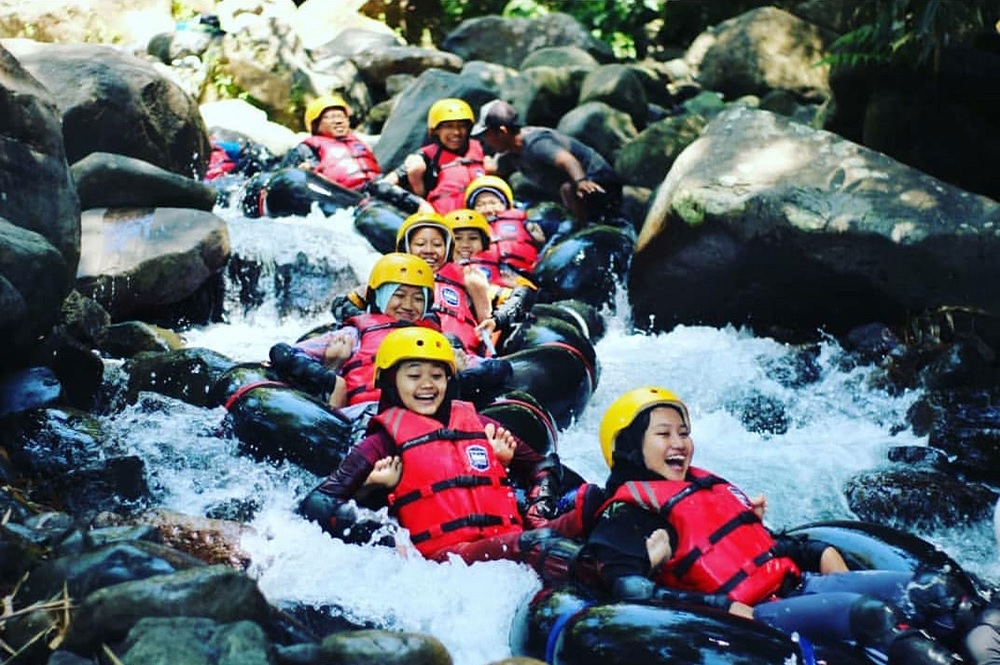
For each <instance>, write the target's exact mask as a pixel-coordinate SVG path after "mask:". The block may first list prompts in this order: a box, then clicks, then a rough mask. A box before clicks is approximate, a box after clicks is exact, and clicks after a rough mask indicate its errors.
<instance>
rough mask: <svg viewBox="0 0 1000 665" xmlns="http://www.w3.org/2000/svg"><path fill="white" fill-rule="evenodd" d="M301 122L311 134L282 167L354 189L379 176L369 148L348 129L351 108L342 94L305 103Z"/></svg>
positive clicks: (378, 169)
mask: <svg viewBox="0 0 1000 665" xmlns="http://www.w3.org/2000/svg"><path fill="white" fill-rule="evenodd" d="M302 121H303V124H305V128H306V131H308V132H309V133H310V136H309V138H307V139H306V140H304V141H303V142H302V143H300V144H299V145H297V146H295V147H294V148H292V149H291V150H290V151H288V153H287V154H286V155H285V157H284V159H283V160H282V162H281V165H280V166H281V167H283V168H286V167H293V168H299V169H302V170H304V171H310V172H313V173H316V174H317V175H320V176H322V177H324V178H326V179H327V180H329V181H330V182H333V183H336V184H338V185H340V186H341V187H346V188H347V189H353V190H360V189H362V188H364V187H365V186H366V185H367V184H368V183H369V182H372V181H374V180H376V179H378V178H379V177H380V176H381V175H382V169H381V168H380V167H379V165H378V161H377V160H376V159H375V155H374V154H373V153H372V151H371V149H369V147H368V145H367V144H366V143H365V142H364V141H362V140H361V139H360V138H358V136H357V135H356V134H355V133H354V132H352V131H351V107H350V106H349V105H348V104H347V102H346V101H345V100H344V98H343V97H341V96H340V95H336V94H330V95H323V96H321V97H317V98H316V99H314V100H312V101H311V102H309V104H308V105H307V106H306V110H305V114H304V115H303V118H302Z"/></svg>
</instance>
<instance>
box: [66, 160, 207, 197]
mask: <svg viewBox="0 0 1000 665" xmlns="http://www.w3.org/2000/svg"><path fill="white" fill-rule="evenodd" d="M70 173H72V175H73V181H74V182H75V183H76V190H77V193H78V194H79V195H80V206H81V207H82V208H84V209H88V208H128V207H135V206H138V207H164V208H197V209H198V210H211V209H212V208H213V207H214V206H215V199H216V197H217V193H216V191H215V189H213V188H212V187H210V186H208V185H206V184H205V183H203V182H202V181H200V180H195V179H194V178H190V177H184V176H182V175H180V174H179V173H171V172H170V171H167V170H165V169H161V168H160V167H158V166H153V165H152V164H150V163H148V162H144V161H142V160H141V159H134V158H132V157H126V156H124V155H115V154H113V153H110V152H92V153H90V154H89V155H87V156H86V157H84V158H83V159H81V160H80V161H78V162H77V163H75V164H73V166H71V167H70Z"/></svg>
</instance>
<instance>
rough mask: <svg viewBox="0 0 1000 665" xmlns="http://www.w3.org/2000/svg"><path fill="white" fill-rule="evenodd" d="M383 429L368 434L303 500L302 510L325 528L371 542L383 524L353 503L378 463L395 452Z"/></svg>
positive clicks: (348, 538) (347, 539) (349, 539)
mask: <svg viewBox="0 0 1000 665" xmlns="http://www.w3.org/2000/svg"><path fill="white" fill-rule="evenodd" d="M387 439H388V437H386V436H385V434H384V433H382V432H377V433H375V434H371V435H369V436H368V437H366V438H365V439H364V440H363V441H362V442H361V443H359V444H358V445H357V446H356V447H355V448H354V449H353V450H351V452H350V453H348V454H347V457H345V458H344V459H343V461H342V462H341V463H340V465H339V466H338V467H337V468H336V470H334V471H333V473H331V474H330V475H329V476H327V477H326V478H325V479H324V480H323V482H321V483H320V484H319V485H318V486H317V487H316V488H315V489H313V490H312V491H311V492H310V493H309V494H308V495H307V496H306V497H305V498H304V499H303V500H302V502H301V503H300V504H299V507H298V512H299V514H300V515H302V516H303V517H305V518H306V519H309V520H312V521H314V522H316V523H317V524H319V525H320V526H321V527H322V528H323V530H324V531H326V532H327V533H329V534H330V535H332V536H333V537H335V538H337V539H339V540H343V541H344V542H347V543H367V542H369V541H370V540H371V537H372V534H373V533H374V532H375V531H376V530H378V529H379V528H381V527H382V526H383V525H382V523H381V522H379V521H377V520H370V519H367V518H364V517H362V516H361V515H360V514H359V511H358V508H357V506H356V505H355V504H353V503H351V499H353V498H355V496H356V495H357V494H358V492H359V490H360V489H361V488H362V487H364V484H365V480H366V479H367V478H368V477H369V475H371V472H372V470H373V469H374V468H375V463H376V462H377V461H378V460H379V459H382V458H384V457H386V456H387V455H388V454H391V453H392V448H391V440H389V441H388V444H390V445H387Z"/></svg>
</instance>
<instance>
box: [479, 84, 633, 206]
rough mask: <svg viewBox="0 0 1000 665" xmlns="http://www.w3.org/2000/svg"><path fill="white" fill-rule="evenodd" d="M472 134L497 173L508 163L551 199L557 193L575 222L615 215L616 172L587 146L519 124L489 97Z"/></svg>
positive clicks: (618, 186)
mask: <svg viewBox="0 0 1000 665" xmlns="http://www.w3.org/2000/svg"><path fill="white" fill-rule="evenodd" d="M472 133H473V135H482V138H483V141H484V142H485V143H486V144H487V145H488V146H490V148H492V149H493V150H495V151H496V152H497V153H500V154H503V155H506V156H509V158H510V159H509V162H508V160H507V159H503V160H500V162H499V165H500V170H501V172H500V175H502V176H505V177H506V176H507V175H509V173H503V171H504V170H505V167H506V168H510V167H509V166H508V164H510V165H511V166H513V168H510V170H511V171H520V172H521V173H522V174H523V175H524V176H525V177H526V178H527V179H528V180H530V181H531V182H532V183H534V184H535V185H537V186H538V187H540V188H541V189H542V191H544V192H546V194H548V195H549V196H551V197H552V198H555V196H556V194H557V193H558V196H559V198H560V199H561V200H562V202H563V205H565V206H566V208H567V209H568V210H569V211H570V213H571V214H572V215H573V217H574V218H575V219H576V220H577V221H578V222H588V221H591V222H595V221H602V220H609V219H612V218H614V217H616V216H617V215H618V208H619V206H620V204H621V195H622V183H621V179H620V178H619V177H618V174H617V173H615V170H614V169H613V168H612V167H611V165H610V164H608V162H607V160H605V159H604V158H603V157H601V155H600V153H598V152H597V151H596V150H594V149H593V148H591V147H590V146H588V145H586V144H584V143H582V142H581V141H578V140H576V139H575V138H573V137H571V136H567V135H566V134H563V133H562V132H559V131H556V130H555V129H551V128H548V127H521V126H520V125H519V124H518V121H517V111H516V110H514V107H513V106H511V105H510V104H509V103H507V102H505V101H503V100H501V99H495V100H493V101H492V102H489V103H487V104H485V105H484V106H483V108H482V110H481V111H480V114H479V122H478V123H477V124H476V126H475V127H473V129H472Z"/></svg>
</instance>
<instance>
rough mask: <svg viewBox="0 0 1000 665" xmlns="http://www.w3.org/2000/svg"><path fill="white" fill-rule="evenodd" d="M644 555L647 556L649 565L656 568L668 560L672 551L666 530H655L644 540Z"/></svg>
mask: <svg viewBox="0 0 1000 665" xmlns="http://www.w3.org/2000/svg"><path fill="white" fill-rule="evenodd" d="M646 553H647V554H648V555H649V565H650V567H651V568H656V567H657V566H659V565H660V564H661V563H663V562H664V561H666V560H667V559H669V558H670V555H671V554H673V550H672V549H671V547H670V534H668V533H667V530H666V529H657V530H656V531H654V532H653V533H651V534H649V537H648V538H646Z"/></svg>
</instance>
